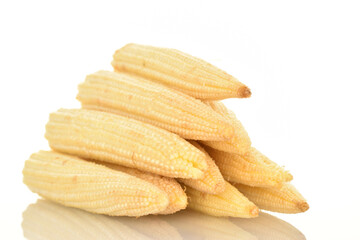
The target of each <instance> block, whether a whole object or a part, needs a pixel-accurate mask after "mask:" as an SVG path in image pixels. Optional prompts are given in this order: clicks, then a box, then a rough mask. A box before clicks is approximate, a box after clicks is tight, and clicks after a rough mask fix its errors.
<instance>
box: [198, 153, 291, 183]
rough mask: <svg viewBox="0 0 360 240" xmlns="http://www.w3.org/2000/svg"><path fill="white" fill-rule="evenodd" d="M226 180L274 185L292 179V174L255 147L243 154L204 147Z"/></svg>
mask: <svg viewBox="0 0 360 240" xmlns="http://www.w3.org/2000/svg"><path fill="white" fill-rule="evenodd" d="M205 150H206V151H207V152H208V153H209V155H210V156H211V157H212V159H214V161H215V163H216V165H217V166H218V167H219V169H220V172H221V173H222V175H223V176H224V178H225V179H226V180H227V181H230V182H236V183H242V184H246V185H249V186H255V187H276V186H278V187H279V186H280V185H281V184H282V183H283V182H288V181H291V180H292V178H293V177H292V175H291V174H290V173H289V172H288V171H285V170H284V169H283V168H282V167H280V166H279V165H277V164H276V163H274V162H273V161H271V160H270V159H269V158H267V157H266V156H265V155H263V154H262V153H261V152H259V151H258V150H257V149H256V148H254V147H251V148H250V151H249V152H248V153H247V154H245V155H238V154H234V153H226V152H222V151H218V150H215V149H212V148H210V147H205Z"/></svg>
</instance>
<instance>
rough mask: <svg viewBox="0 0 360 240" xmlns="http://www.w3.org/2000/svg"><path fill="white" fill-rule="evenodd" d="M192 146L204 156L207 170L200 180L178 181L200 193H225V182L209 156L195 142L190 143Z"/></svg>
mask: <svg viewBox="0 0 360 240" xmlns="http://www.w3.org/2000/svg"><path fill="white" fill-rule="evenodd" d="M190 143H191V144H192V145H194V146H195V147H197V148H198V149H200V150H201V151H202V152H203V153H205V155H206V162H207V165H208V166H209V167H208V169H207V170H206V171H205V172H204V177H203V178H200V179H179V181H181V182H182V183H184V184H185V185H186V186H189V187H192V188H194V189H196V190H199V191H200V192H204V193H210V194H218V193H222V192H223V191H225V180H224V178H223V176H222V175H221V173H220V170H219V168H218V167H217V166H216V164H215V162H214V161H213V160H212V159H211V157H210V156H209V154H208V153H207V152H206V151H205V149H204V148H202V147H201V146H200V144H198V143H197V142H195V141H190Z"/></svg>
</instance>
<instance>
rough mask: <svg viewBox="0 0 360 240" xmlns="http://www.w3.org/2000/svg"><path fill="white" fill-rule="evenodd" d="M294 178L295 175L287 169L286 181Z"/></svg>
mask: <svg viewBox="0 0 360 240" xmlns="http://www.w3.org/2000/svg"><path fill="white" fill-rule="evenodd" d="M293 178H294V177H293V175H292V174H291V173H289V172H288V171H286V176H285V182H290V181H292V180H293Z"/></svg>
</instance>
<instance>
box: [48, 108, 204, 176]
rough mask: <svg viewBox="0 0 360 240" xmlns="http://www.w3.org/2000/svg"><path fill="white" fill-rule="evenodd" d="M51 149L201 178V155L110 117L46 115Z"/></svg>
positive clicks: (162, 133)
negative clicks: (48, 117) (48, 116)
mask: <svg viewBox="0 0 360 240" xmlns="http://www.w3.org/2000/svg"><path fill="white" fill-rule="evenodd" d="M45 137H46V138H47V139H48V141H49V145H50V147H51V148H52V149H54V150H56V151H59V152H64V153H68V154H73V155H76V156H79V157H82V158H88V159H94V160H99V161H103V162H110V163H114V164H119V165H124V166H127V167H132V168H137V169H140V170H144V171H147V172H152V173H156V174H159V175H163V176H168V177H182V178H201V177H203V175H204V173H203V171H206V169H207V164H206V160H205V154H204V153H203V152H201V151H200V150H198V149H197V148H195V147H194V146H193V145H191V144H190V143H188V142H187V141H185V140H184V139H182V138H180V137H179V136H178V135H176V134H173V133H170V132H168V131H166V130H164V129H160V128H157V127H155V126H152V125H150V124H146V123H143V122H140V121H137V120H134V119H129V118H127V117H122V116H118V115H115V114H111V113H105V112H99V111H93V110H85V109H72V110H66V109H61V110H59V111H57V112H55V113H52V114H50V119H49V122H48V123H47V125H46V134H45Z"/></svg>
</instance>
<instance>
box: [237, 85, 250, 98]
mask: <svg viewBox="0 0 360 240" xmlns="http://www.w3.org/2000/svg"><path fill="white" fill-rule="evenodd" d="M250 96H251V90H250V88H248V87H247V86H245V85H242V86H241V87H239V90H238V97H239V98H249V97H250Z"/></svg>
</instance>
